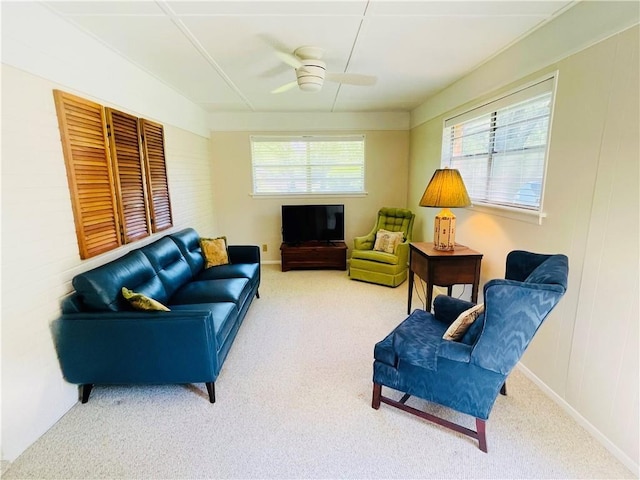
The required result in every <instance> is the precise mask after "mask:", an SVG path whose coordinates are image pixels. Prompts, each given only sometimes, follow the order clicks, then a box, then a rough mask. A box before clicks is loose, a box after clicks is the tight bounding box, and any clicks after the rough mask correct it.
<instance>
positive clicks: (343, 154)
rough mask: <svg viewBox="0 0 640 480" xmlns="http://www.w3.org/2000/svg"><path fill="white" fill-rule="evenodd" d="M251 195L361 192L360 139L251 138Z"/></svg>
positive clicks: (340, 137)
mask: <svg viewBox="0 0 640 480" xmlns="http://www.w3.org/2000/svg"><path fill="white" fill-rule="evenodd" d="M251 158H252V168H253V194H254V195H296V194H298V195H304V194H354V193H355V194H357V193H364V136H363V135H357V136H336V137H333V136H330V137H316V136H299V137H290V136H289V137H251Z"/></svg>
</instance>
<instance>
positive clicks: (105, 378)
mask: <svg viewBox="0 0 640 480" xmlns="http://www.w3.org/2000/svg"><path fill="white" fill-rule="evenodd" d="M51 330H52V335H53V340H54V344H55V347H56V350H57V354H58V359H59V362H60V367H61V369H62V373H63V375H64V378H65V379H66V380H67V381H69V382H70V383H75V384H91V383H98V384H100V383H102V384H128V383H195V382H212V381H215V379H216V377H217V375H218V372H219V370H220V366H219V363H218V358H217V350H218V346H217V344H216V338H215V334H214V326H213V316H212V313H211V312H210V311H208V310H197V311H171V312H104V313H102V312H100V313H72V314H64V315H62V316H61V317H59V318H58V319H56V320H54V322H53V323H52V325H51Z"/></svg>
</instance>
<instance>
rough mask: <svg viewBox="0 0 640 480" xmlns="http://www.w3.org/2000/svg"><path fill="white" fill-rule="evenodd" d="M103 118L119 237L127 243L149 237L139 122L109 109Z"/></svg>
mask: <svg viewBox="0 0 640 480" xmlns="http://www.w3.org/2000/svg"><path fill="white" fill-rule="evenodd" d="M106 118H107V130H108V132H109V140H110V147H111V161H112V163H113V167H114V173H115V178H116V188H117V193H118V195H117V198H118V201H119V205H118V207H119V208H118V210H119V212H120V224H121V225H122V235H123V240H124V243H130V242H132V241H134V240H138V239H141V238H144V237H148V236H149V235H150V234H151V224H150V219H149V204H148V201H147V195H146V193H145V192H146V183H147V181H146V178H145V172H144V167H143V161H142V152H141V148H140V131H139V127H138V118H137V117H134V116H132V115H128V114H126V113H123V112H119V111H118V110H113V109H111V108H107V109H106Z"/></svg>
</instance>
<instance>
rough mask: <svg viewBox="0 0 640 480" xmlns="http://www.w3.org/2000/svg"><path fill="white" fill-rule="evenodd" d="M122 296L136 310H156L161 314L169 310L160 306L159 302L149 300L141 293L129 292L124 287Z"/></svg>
mask: <svg viewBox="0 0 640 480" xmlns="http://www.w3.org/2000/svg"><path fill="white" fill-rule="evenodd" d="M122 296H123V297H124V298H125V299H126V300H127V301H128V302H129V303H130V304H131V306H132V307H133V308H135V309H136V310H147V311H152V310H157V311H162V312H169V311H170V310H169V309H168V308H167V307H165V306H164V305H163V304H161V303H160V302H159V301H157V300H154V299H153V298H149V297H147V296H146V295H143V294H141V293H136V292H133V291H131V290H129V289H128V288H126V287H122Z"/></svg>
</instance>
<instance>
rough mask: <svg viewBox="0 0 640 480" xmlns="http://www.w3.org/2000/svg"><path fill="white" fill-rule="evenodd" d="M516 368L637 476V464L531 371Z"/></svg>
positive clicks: (521, 365)
mask: <svg viewBox="0 0 640 480" xmlns="http://www.w3.org/2000/svg"><path fill="white" fill-rule="evenodd" d="M516 368H518V369H519V370H520V371H521V372H522V373H523V374H524V375H525V376H526V377H527V378H528V379H529V380H531V381H532V382H533V383H535V384H536V385H537V386H538V388H540V390H542V391H543V392H544V393H545V395H547V396H548V397H549V398H551V400H553V401H554V402H556V403H557V404H558V406H560V408H562V409H563V410H564V411H565V412H567V413H568V414H569V415H570V416H571V417H572V418H573V419H574V420H575V421H576V422H577V423H578V424H579V425H580V426H581V427H583V428H584V429H585V430H587V432H589V433H590V434H591V436H593V437H594V438H595V439H596V440H597V441H598V442H600V443H601V444H602V446H603V447H604V448H606V449H607V450H609V452H610V453H611V454H612V455H613V456H614V457H616V458H617V459H618V460H619V461H620V462H621V463H622V464H623V465H624V466H625V467H627V468H628V469H629V470H630V471H631V472H632V473H633V474H634V475H635V476H636V477H638V476H639V474H640V473H639V472H640V468H639V466H638V464H637V463H635V462H634V461H633V459H631V458H630V457H629V456H628V455H627V454H626V453H624V452H623V451H622V450H620V449H619V448H618V447H617V446H616V445H615V444H614V443H613V442H612V441H611V440H609V439H608V438H607V437H606V436H605V435H604V434H603V433H602V432H601V431H600V430H598V429H597V428H596V427H595V426H594V425H592V424H591V423H590V422H589V421H588V420H587V419H586V418H584V417H583V416H582V415H581V414H580V413H579V412H578V411H577V410H576V409H575V408H573V407H572V406H571V405H569V403H567V401H566V400H565V399H564V398H562V397H561V396H560V395H558V394H557V393H556V392H554V391H553V390H552V389H551V388H550V387H549V386H548V385H547V384H546V383H544V382H543V381H542V380H541V379H540V378H538V376H536V375H535V374H534V373H533V372H532V371H531V370H529V369H528V368H527V367H525V366H524V365H523V364H522V363H518V364H517V366H516Z"/></svg>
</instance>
